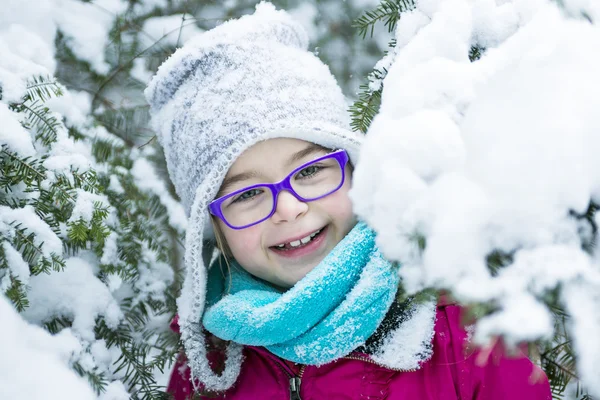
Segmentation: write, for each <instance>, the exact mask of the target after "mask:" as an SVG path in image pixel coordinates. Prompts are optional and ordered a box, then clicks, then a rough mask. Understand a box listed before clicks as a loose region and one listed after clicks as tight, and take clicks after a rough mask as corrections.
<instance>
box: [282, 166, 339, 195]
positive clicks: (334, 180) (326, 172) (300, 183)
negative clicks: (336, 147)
mask: <svg viewBox="0 0 600 400" xmlns="http://www.w3.org/2000/svg"><path fill="white" fill-rule="evenodd" d="M290 182H291V184H292V188H293V189H294V191H295V192H296V193H298V195H300V196H302V197H303V198H304V199H306V200H312V199H316V198H319V197H322V196H325V195H327V194H330V193H332V192H335V191H336V190H337V189H339V188H340V186H341V185H342V168H341V166H340V164H339V163H338V162H337V160H336V159H335V158H326V159H324V160H320V161H315V162H313V163H310V164H307V165H306V166H304V168H302V169H301V170H300V171H298V172H296V174H294V176H292V177H291V179H290Z"/></svg>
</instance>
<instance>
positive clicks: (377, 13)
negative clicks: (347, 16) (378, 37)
mask: <svg viewBox="0 0 600 400" xmlns="http://www.w3.org/2000/svg"><path fill="white" fill-rule="evenodd" d="M414 8H415V2H414V0H383V1H382V2H381V3H380V4H379V5H378V6H377V8H376V9H375V10H372V11H367V12H366V13H365V14H363V15H362V16H361V17H359V18H358V19H357V20H356V21H354V23H353V24H352V27H353V28H358V34H359V35H360V36H362V38H363V39H364V38H366V37H367V33H368V32H369V31H370V32H371V33H370V35H371V37H373V32H374V30H375V25H376V24H377V23H378V22H379V21H385V22H384V25H385V26H387V27H388V32H393V31H394V29H395V28H396V24H397V23H398V20H400V16H401V13H403V12H406V11H410V10H413V9H414Z"/></svg>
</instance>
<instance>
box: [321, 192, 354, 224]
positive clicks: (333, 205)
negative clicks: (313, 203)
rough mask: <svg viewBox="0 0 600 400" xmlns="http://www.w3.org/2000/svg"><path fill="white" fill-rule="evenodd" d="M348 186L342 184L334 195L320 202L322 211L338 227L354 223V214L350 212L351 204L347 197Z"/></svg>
mask: <svg viewBox="0 0 600 400" xmlns="http://www.w3.org/2000/svg"><path fill="white" fill-rule="evenodd" d="M349 190H350V186H349V185H347V184H344V186H343V187H341V188H340V190H338V191H337V192H335V193H332V194H331V195H329V196H327V197H325V198H324V199H323V202H322V209H323V210H324V211H325V212H327V214H329V216H330V217H331V218H332V219H333V220H334V221H335V222H336V223H337V224H339V225H342V226H345V225H351V224H353V222H354V213H353V212H352V202H351V201H350V197H349V196H348V192H349Z"/></svg>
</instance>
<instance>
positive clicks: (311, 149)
mask: <svg viewBox="0 0 600 400" xmlns="http://www.w3.org/2000/svg"><path fill="white" fill-rule="evenodd" d="M327 151H328V149H327V148H325V147H323V146H319V145H318V144H314V143H311V144H310V145H308V146H307V147H306V148H304V149H302V150H300V151H298V152H296V153H294V154H292V156H291V157H290V158H289V159H288V161H287V163H286V166H288V167H290V166H292V165H293V164H295V163H297V162H298V161H300V160H302V159H303V158H305V157H307V156H309V155H311V154H315V153H322V152H327ZM259 175H260V174H259V173H258V172H257V171H256V170H250V171H244V172H241V173H239V174H235V175H232V176H230V177H227V178H225V179H224V180H223V183H222V184H221V189H219V192H218V193H217V196H216V197H217V198H218V197H221V196H223V194H224V193H225V192H226V191H227V189H228V188H229V187H230V186H233V185H234V184H236V183H238V182H243V181H246V180H248V179H253V178H256V177H258V176H259Z"/></svg>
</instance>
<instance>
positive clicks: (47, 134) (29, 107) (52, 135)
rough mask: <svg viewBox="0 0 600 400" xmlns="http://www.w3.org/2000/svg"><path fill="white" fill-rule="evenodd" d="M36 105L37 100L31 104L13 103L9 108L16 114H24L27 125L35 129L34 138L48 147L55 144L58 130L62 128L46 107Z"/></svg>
mask: <svg viewBox="0 0 600 400" xmlns="http://www.w3.org/2000/svg"><path fill="white" fill-rule="evenodd" d="M38 103H39V102H38V101H37V100H35V101H33V102H31V103H29V102H27V101H25V102H23V103H13V104H11V105H10V107H11V109H12V110H14V111H16V112H18V113H21V112H24V113H25V114H26V116H27V120H28V125H29V124H30V126H33V127H35V128H36V131H37V132H36V136H35V138H36V139H37V140H40V141H41V142H42V143H43V144H44V145H45V146H50V145H51V144H52V143H54V142H56V139H57V137H58V130H59V129H60V128H61V127H62V123H61V122H59V121H58V120H57V119H56V117H54V116H53V115H52V113H51V112H50V110H49V109H48V107H44V106H42V105H40V104H38ZM28 127H29V126H27V128H28Z"/></svg>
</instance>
